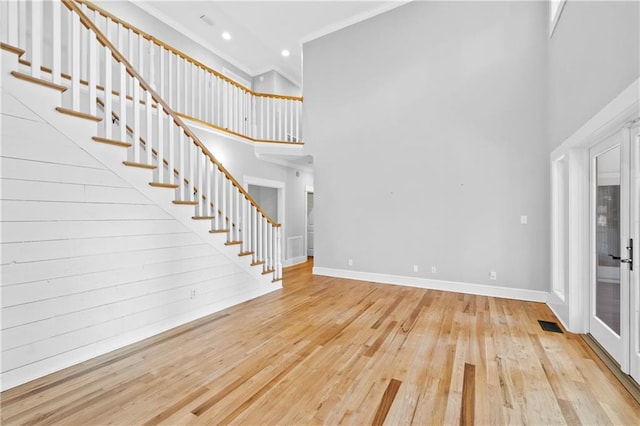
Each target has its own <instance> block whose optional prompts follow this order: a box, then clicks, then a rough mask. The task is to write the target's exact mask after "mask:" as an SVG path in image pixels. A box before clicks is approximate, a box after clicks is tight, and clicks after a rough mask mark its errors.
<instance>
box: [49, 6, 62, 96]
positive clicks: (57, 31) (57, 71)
mask: <svg viewBox="0 0 640 426" xmlns="http://www.w3.org/2000/svg"><path fill="white" fill-rule="evenodd" d="M61 30H62V20H61V16H60V2H59V1H52V2H51V31H52V34H51V47H52V49H53V52H52V54H53V58H52V59H53V62H52V66H51V73H52V75H51V78H52V80H51V81H53V83H54V84H60V76H61V74H62V33H61Z"/></svg>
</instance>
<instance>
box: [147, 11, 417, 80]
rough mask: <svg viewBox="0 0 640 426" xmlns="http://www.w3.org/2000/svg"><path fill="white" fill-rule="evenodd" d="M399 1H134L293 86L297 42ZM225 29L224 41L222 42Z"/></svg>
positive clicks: (241, 63)
mask: <svg viewBox="0 0 640 426" xmlns="http://www.w3.org/2000/svg"><path fill="white" fill-rule="evenodd" d="M404 3H407V0H393V1H388V0H387V1H358V0H352V1H332V0H327V1H242V0H236V1H211V0H201V1H177V0H168V1H164V0H152V1H148V0H144V1H135V4H136V5H137V6H139V7H141V8H142V9H144V10H146V11H147V12H149V13H151V14H153V15H155V16H156V17H157V18H160V19H162V20H163V21H164V22H166V23H167V24H169V25H171V26H172V27H174V28H175V29H176V30H178V31H180V32H182V33H183V34H185V35H186V36H188V37H190V38H191V39H193V40H194V41H196V42H198V43H200V44H202V45H204V46H205V47H207V48H208V49H209V50H211V51H213V52H214V53H216V54H218V55H219V56H221V57H223V58H224V59H226V60H227V61H229V62H231V63H233V64H234V65H236V66H238V67H239V68H240V69H242V70H244V71H245V72H247V73H248V74H250V75H252V76H256V75H259V74H262V73H264V72H267V71H270V70H272V69H275V70H276V71H278V72H279V73H281V74H282V75H284V76H285V77H287V78H288V79H290V80H291V81H293V82H294V83H296V84H298V85H300V83H301V81H302V43H304V42H306V41H310V40H313V39H315V38H317V37H320V36H322V35H325V34H328V33H330V32H333V31H336V30H338V29H341V28H344V27H346V26H348V25H351V24H354V23H356V22H359V21H362V20H364V19H367V18H370V17H372V16H375V15H378V14H380V13H383V12H386V11H388V10H390V9H392V8H394V7H397V6H400V5H402V4H404ZM202 16H204V18H201V17H202ZM225 31H226V32H228V33H229V34H230V36H231V38H230V39H229V40H224V39H223V38H222V33H223V32H225ZM284 49H287V50H289V52H290V56H289V57H283V56H282V54H281V52H282V50H284Z"/></svg>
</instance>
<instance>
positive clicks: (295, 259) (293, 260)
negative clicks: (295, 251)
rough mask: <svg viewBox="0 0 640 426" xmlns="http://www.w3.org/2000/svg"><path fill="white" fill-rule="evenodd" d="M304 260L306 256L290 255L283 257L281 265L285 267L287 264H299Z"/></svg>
mask: <svg viewBox="0 0 640 426" xmlns="http://www.w3.org/2000/svg"><path fill="white" fill-rule="evenodd" d="M306 261H307V256H298V257H292V258H291V259H284V260H283V261H282V267H283V268H286V267H288V266H293V265H299V264H300V263H304V262H306Z"/></svg>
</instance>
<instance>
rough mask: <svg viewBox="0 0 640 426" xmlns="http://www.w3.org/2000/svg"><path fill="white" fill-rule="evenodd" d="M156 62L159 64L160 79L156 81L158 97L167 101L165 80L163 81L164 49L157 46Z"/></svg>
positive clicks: (164, 72)
mask: <svg viewBox="0 0 640 426" xmlns="http://www.w3.org/2000/svg"><path fill="white" fill-rule="evenodd" d="M158 56H159V58H158V62H159V63H160V64H159V66H160V78H159V79H158V90H159V94H160V97H162V99H165V100H166V99H167V88H166V79H165V75H166V69H165V67H166V64H165V60H164V47H163V46H158Z"/></svg>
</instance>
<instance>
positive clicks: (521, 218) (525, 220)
mask: <svg viewBox="0 0 640 426" xmlns="http://www.w3.org/2000/svg"><path fill="white" fill-rule="evenodd" d="M528 222H529V218H528V217H527V216H520V223H521V224H523V225H526V224H527V223H528Z"/></svg>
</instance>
